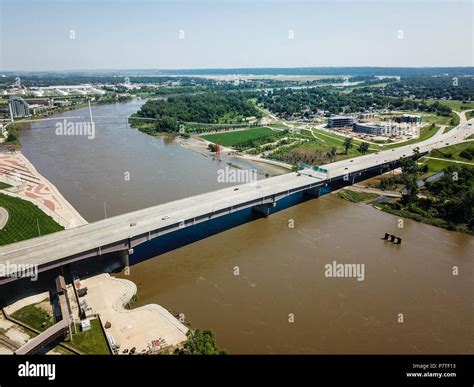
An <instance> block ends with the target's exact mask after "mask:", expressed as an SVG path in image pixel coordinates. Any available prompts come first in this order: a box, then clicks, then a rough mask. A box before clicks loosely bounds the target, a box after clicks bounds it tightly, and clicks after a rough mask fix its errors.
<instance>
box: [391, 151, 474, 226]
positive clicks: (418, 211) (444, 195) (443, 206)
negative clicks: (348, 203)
mask: <svg viewBox="0 0 474 387" xmlns="http://www.w3.org/2000/svg"><path fill="white" fill-rule="evenodd" d="M419 172H424V171H420V167H419V166H418V165H416V163H414V162H413V161H409V160H407V161H405V162H403V163H402V175H401V179H402V181H403V183H404V184H405V191H404V194H403V196H402V200H401V201H399V202H397V203H395V204H393V205H392V206H391V208H392V209H393V210H398V211H405V212H406V213H410V214H414V215H416V217H418V218H419V219H418V220H421V221H426V222H427V223H431V224H435V225H438V226H441V227H445V228H448V229H452V230H460V231H463V230H465V231H467V232H470V233H473V232H474V211H473V205H474V169H472V168H469V167H465V166H449V167H447V168H445V169H444V171H443V172H444V174H443V176H442V177H441V178H440V179H439V180H437V181H435V182H433V183H430V182H427V183H426V185H425V186H426V195H425V196H426V197H418V196H417V194H418V191H419V187H418V185H417V183H416V176H417V174H418V173H419Z"/></svg>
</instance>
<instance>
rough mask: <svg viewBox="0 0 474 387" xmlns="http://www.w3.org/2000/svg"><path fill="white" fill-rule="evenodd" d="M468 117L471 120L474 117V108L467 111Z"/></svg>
mask: <svg viewBox="0 0 474 387" xmlns="http://www.w3.org/2000/svg"><path fill="white" fill-rule="evenodd" d="M466 118H467V119H468V120H470V119H471V118H474V110H472V111H470V112H467V113H466Z"/></svg>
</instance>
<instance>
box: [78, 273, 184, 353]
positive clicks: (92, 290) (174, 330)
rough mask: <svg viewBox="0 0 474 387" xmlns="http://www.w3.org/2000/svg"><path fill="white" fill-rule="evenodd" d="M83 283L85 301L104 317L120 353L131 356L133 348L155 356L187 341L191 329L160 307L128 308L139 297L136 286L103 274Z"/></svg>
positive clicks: (138, 351)
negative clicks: (157, 352) (85, 289)
mask: <svg viewBox="0 0 474 387" xmlns="http://www.w3.org/2000/svg"><path fill="white" fill-rule="evenodd" d="M80 284H81V287H87V295H86V296H85V297H83V299H85V300H87V304H88V305H89V307H90V308H91V309H92V311H93V312H94V313H97V314H99V315H100V318H101V321H102V323H103V324H105V325H106V327H105V329H106V333H107V335H108V336H109V341H112V342H114V343H117V345H118V346H120V350H119V351H118V352H119V353H128V352H130V350H131V349H132V348H136V351H135V353H152V352H154V351H160V350H163V349H165V348H168V347H171V348H173V347H176V346H178V345H179V344H181V343H183V342H184V341H186V339H187V338H186V333H187V332H188V328H187V327H186V326H185V325H184V324H182V323H181V322H180V321H179V320H177V319H176V318H175V317H174V316H173V315H172V314H171V313H169V312H168V311H167V310H166V309H164V308H163V307H161V306H160V305H157V304H149V305H144V306H141V307H139V308H135V309H126V308H125V307H124V306H125V305H127V304H129V303H130V301H131V300H132V299H133V297H134V296H135V295H136V294H137V286H136V285H135V283H133V282H131V281H129V280H125V279H120V278H115V277H111V276H110V275H109V274H100V275H96V276H93V277H89V278H86V279H83V280H81V281H80ZM107 322H108V323H109V324H107ZM109 325H110V327H108V328H107V326H109Z"/></svg>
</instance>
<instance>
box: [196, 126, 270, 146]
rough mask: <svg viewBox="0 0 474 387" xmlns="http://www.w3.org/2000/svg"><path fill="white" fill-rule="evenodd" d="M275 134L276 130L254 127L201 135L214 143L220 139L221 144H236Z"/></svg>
mask: <svg viewBox="0 0 474 387" xmlns="http://www.w3.org/2000/svg"><path fill="white" fill-rule="evenodd" d="M273 134H275V131H274V130H271V129H269V128H254V129H248V130H239V131H235V132H226V133H214V134H206V135H204V136H201V138H204V139H205V140H207V141H210V142H213V143H217V142H218V141H220V144H221V145H223V146H234V145H237V144H239V143H241V142H244V141H251V140H255V139H258V138H263V137H267V136H270V135H273Z"/></svg>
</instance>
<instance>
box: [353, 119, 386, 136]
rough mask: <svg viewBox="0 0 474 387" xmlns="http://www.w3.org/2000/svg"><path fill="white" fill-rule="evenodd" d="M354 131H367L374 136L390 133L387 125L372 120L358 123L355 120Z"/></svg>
mask: <svg viewBox="0 0 474 387" xmlns="http://www.w3.org/2000/svg"><path fill="white" fill-rule="evenodd" d="M353 130H354V132H358V133H367V134H372V135H374V136H388V135H390V133H391V130H390V126H389V125H383V124H379V123H374V122H368V123H360V122H356V123H355V124H354V126H353Z"/></svg>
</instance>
